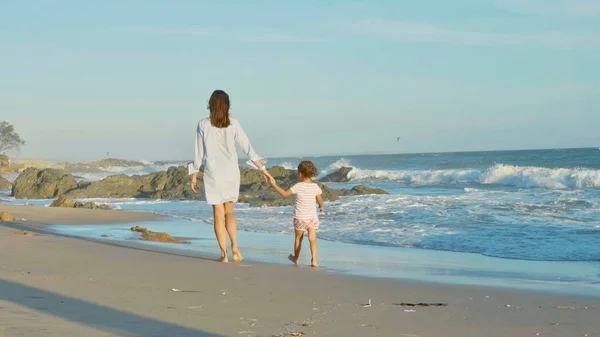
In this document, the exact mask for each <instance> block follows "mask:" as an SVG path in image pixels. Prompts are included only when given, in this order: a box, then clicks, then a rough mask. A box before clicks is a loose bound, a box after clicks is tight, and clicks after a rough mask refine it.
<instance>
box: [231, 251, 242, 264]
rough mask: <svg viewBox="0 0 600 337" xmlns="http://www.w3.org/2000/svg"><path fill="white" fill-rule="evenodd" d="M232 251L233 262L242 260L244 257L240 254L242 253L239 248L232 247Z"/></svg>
mask: <svg viewBox="0 0 600 337" xmlns="http://www.w3.org/2000/svg"><path fill="white" fill-rule="evenodd" d="M232 252H233V262H242V260H243V259H244V257H243V256H242V253H240V250H239V249H237V248H234V249H232Z"/></svg>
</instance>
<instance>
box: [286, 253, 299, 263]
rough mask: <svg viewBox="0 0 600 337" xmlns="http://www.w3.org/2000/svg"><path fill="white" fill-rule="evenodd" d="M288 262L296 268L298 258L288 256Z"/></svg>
mask: <svg viewBox="0 0 600 337" xmlns="http://www.w3.org/2000/svg"><path fill="white" fill-rule="evenodd" d="M288 260H290V261H292V263H293V264H295V265H296V266H297V265H298V258H297V257H295V256H294V255H292V254H290V255H289V256H288Z"/></svg>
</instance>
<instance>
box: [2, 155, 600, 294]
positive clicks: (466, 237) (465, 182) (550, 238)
mask: <svg viewBox="0 0 600 337" xmlns="http://www.w3.org/2000/svg"><path fill="white" fill-rule="evenodd" d="M301 159H311V160H313V161H314V162H315V163H316V164H317V166H318V167H319V168H320V169H321V176H323V175H325V174H327V173H330V172H333V171H335V170H336V169H338V168H340V167H342V166H352V167H354V170H353V171H352V172H351V175H350V177H351V181H350V182H348V183H343V184H331V186H332V187H335V188H350V187H352V186H354V185H356V184H365V185H368V186H372V187H379V188H383V189H386V190H387V191H389V192H390V195H384V196H360V197H347V198H342V199H341V200H339V201H336V202H332V203H326V213H325V214H324V215H323V216H322V219H321V220H322V226H321V230H320V232H319V237H320V238H321V239H322V240H323V241H322V242H323V245H324V246H325V245H342V246H344V247H346V246H345V245H348V247H352V250H353V251H357V252H361V254H363V255H366V256H370V255H369V254H371V253H372V252H376V253H373V254H382V255H381V258H380V259H379V260H380V261H382V262H379V265H381V264H382V263H383V264H384V265H386V267H385V268H383V269H381V270H386V273H388V274H389V275H396V274H395V273H396V272H393V271H391V269H390V268H389V266H387V264H386V262H387V261H386V260H394V259H398V258H400V257H398V256H396V255H395V254H403V256H404V255H405V254H409V253H412V252H418V254H421V255H422V256H421V257H420V258H425V257H427V256H435V257H436V258H437V259H443V258H444V256H446V255H445V254H448V256H457V255H453V254H451V253H472V254H466V255H465V256H469V258H468V259H466V260H465V261H466V262H464V263H463V265H467V263H471V261H472V259H473V258H471V257H472V256H478V258H491V257H497V258H501V259H495V260H485V261H488V262H487V263H490V262H489V261H493V263H495V264H498V265H505V266H507V265H510V266H517V267H518V266H525V265H527V263H529V262H531V263H534V262H539V263H540V265H545V266H546V264H544V263H546V262H548V263H550V262H553V261H555V262H561V263H563V264H552V263H550V264H547V265H548V266H549V265H551V266H553V267H554V268H557V269H560V270H561V272H560V273H561V274H560V275H561V276H560V277H561V280H563V281H561V282H559V284H564V280H567V279H569V277H568V276H569V275H568V274H563V273H562V270H566V271H568V272H569V273H571V272H572V273H574V275H572V276H573V277H574V278H575V279H577V280H579V281H576V282H580V281H581V280H582V279H581V278H580V276H581V275H583V274H585V277H584V278H583V279H584V280H585V282H588V283H590V284H594V282H598V281H600V277H599V274H600V265H599V264H600V150H598V149H596V148H591V149H561V150H538V151H504V152H470V153H439V154H435V153H430V154H401V155H377V156H347V157H343V158H342V157H318V158H280V159H271V160H269V165H283V166H286V167H288V168H293V167H294V166H295V165H297V163H298V162H299V161H300V160H301ZM176 164H185V162H177V163H176ZM164 168H165V165H163V164H162V163H161V165H154V164H152V163H146V165H145V166H144V167H139V168H127V169H124V168H112V169H109V170H107V172H103V173H101V174H86V175H84V177H85V178H86V179H90V180H96V179H101V178H102V177H104V176H106V175H109V174H115V173H125V174H141V173H146V172H151V171H155V170H158V169H164ZM82 175H83V174H82ZM6 193H7V192H4V196H2V195H1V194H0V201H2V202H8V203H15V204H22V203H25V202H28V203H30V204H36V205H48V204H49V203H50V201H49V200H29V201H23V200H14V199H11V198H10V197H8V195H7V194H6ZM95 201H96V202H102V203H109V204H110V205H112V206H113V207H115V208H118V209H124V210H135V211H150V212H156V213H160V214H164V215H168V216H171V217H174V218H176V219H182V220H186V221H187V222H186V223H187V224H188V225H187V226H188V227H189V228H195V229H194V230H196V229H197V228H204V227H203V225H209V224H210V223H211V222H212V214H211V210H210V208H209V207H208V206H207V205H206V204H205V203H204V202H201V201H161V200H139V199H138V200H136V199H113V200H99V199H96V200H95ZM291 214H292V209H291V207H278V208H249V207H248V206H246V205H239V206H238V212H237V215H238V220H239V228H240V230H242V231H244V232H246V233H244V235H254V234H252V233H255V234H256V235H259V234H261V235H262V234H266V236H265V239H264V240H274V241H278V240H280V239H282V238H283V241H285V240H288V238H287V236H283V235H291V234H292V232H293V229H292V225H291ZM180 226H183V225H180ZM184 227H185V226H183V227H182V228H184ZM208 227H210V226H208ZM186 228H187V227H186ZM190 231H193V230H192V229H190ZM208 231H209V232H210V233H212V231H210V230H208ZM169 232H170V231H169ZM183 234H185V233H183ZM188 234H189V235H188ZM211 235H212V234H211ZM183 236H196V234H194V233H192V232H190V233H187V234H185V235H183ZM261 237H262V236H261ZM267 238H272V239H267ZM274 245H275V243H274ZM250 246H251V245H250ZM336 247H337V246H336ZM340 247H341V246H340ZM213 248H214V247H213ZM211 250H212V249H211ZM211 250H209V251H211ZM283 255H284V256H287V250H286V253H285V254H283ZM409 255H410V254H409ZM361 261H362V260H361ZM365 261H368V260H365ZM482 261H483V260H482ZM338 262H339V261H338ZM459 262H460V261H457V263H459ZM353 263H354V262H353ZM356 263H359V262H356ZM359 264H360V263H359ZM571 266H578V267H577V268H580V267H581V266H585V267H584V269H585V270H586V272H585V273H583V274H582V273H581V272H578V271H577V270H578V269H577V268H576V269H577V270H576V269H572V267H571ZM481 267H482V268H483V267H485V266H483V265H482V266H481ZM517 267H515V268H517ZM332 268H334V267H332ZM356 268H357V270H359V269H360V270H361V271H360V273H363V274H364V273H370V272H368V271H366V270H367V269H368V268H362V267H360V268H359V267H358V266H357V267H356ZM351 269H352V268H347V270H348V271H349V272H352V270H351ZM459 269H460V268H458V269H457V270H459ZM463 269H464V270H466V268H463ZM517 269H518V268H517ZM461 270H462V269H461ZM482 270H486V269H485V268H484V269H482ZM405 272H406V271H405V270H404V271H402V272H401V273H399V274H402V275H404V274H405ZM481 272H483V271H481ZM524 272H527V268H525V269H524ZM457 273H459V272H458V271H457ZM553 273H554V272H553ZM383 274H385V273H383ZM459 274H461V275H462V274H464V273H459ZM501 274H502V273H501ZM525 274H527V273H525ZM502 275H505V274H502ZM544 275H546V274H544ZM548 275H551V276H549V277H550V278H551V277H554V276H556V275H555V274H552V273H550V274H548ZM552 275H554V276H552ZM456 277H458V276H456ZM524 278H525V279H527V278H530V277H529V276H527V277H524ZM540 278H541V279H544V280H545V281H544V282H548V279H549V278H548V277H546V276H543V277H540ZM536 279H537V278H536ZM553 282H554V281H553ZM582 282H583V281H582Z"/></svg>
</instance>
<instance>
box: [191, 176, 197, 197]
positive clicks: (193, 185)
mask: <svg viewBox="0 0 600 337" xmlns="http://www.w3.org/2000/svg"><path fill="white" fill-rule="evenodd" d="M190 187H191V188H192V191H194V193H198V177H197V176H196V175H193V176H192V183H191V186H190Z"/></svg>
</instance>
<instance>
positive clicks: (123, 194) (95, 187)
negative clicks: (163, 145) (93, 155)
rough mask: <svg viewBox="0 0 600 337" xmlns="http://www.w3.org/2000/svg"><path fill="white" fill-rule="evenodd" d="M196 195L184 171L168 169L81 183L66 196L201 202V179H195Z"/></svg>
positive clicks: (75, 197)
mask: <svg viewBox="0 0 600 337" xmlns="http://www.w3.org/2000/svg"><path fill="white" fill-rule="evenodd" d="M198 189H199V190H198V194H195V193H194V192H193V191H192V189H191V187H190V178H189V176H188V174H187V168H185V167H183V166H180V167H170V168H169V169H168V170H167V171H166V172H165V171H161V172H154V173H150V174H148V175H143V176H127V175H124V174H121V175H114V176H109V177H106V178H104V179H102V180H100V181H94V182H92V183H82V184H81V185H80V186H79V188H77V189H74V190H72V191H70V192H69V193H68V195H67V196H68V197H69V198H73V199H83V198H150V199H167V200H189V199H200V198H202V197H203V196H204V187H203V186H202V176H201V175H199V177H198Z"/></svg>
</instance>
